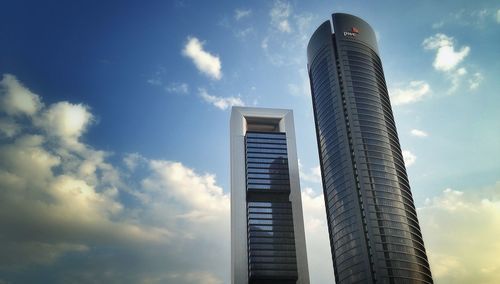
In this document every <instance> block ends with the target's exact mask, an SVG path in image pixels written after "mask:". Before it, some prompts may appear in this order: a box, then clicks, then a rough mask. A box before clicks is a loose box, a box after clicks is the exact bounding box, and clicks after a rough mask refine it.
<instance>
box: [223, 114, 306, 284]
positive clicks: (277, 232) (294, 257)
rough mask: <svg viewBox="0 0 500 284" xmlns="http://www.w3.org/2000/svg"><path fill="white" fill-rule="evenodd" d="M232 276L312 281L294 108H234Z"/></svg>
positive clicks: (240, 281) (241, 282)
mask: <svg viewBox="0 0 500 284" xmlns="http://www.w3.org/2000/svg"><path fill="white" fill-rule="evenodd" d="M230 132H231V133H230V136H231V282H232V283H233V284H246V283H277V284H285V283H286V284H292V283H293V284H296V283H297V284H307V283H309V272H308V267H307V255H306V243H305V236H304V220H303V216H302V203H301V196H300V185H299V168H298V161H297V150H296V148H295V130H294V126H293V114H292V111H291V110H282V109H265V108H246V107H233V108H232V111H231V126H230Z"/></svg>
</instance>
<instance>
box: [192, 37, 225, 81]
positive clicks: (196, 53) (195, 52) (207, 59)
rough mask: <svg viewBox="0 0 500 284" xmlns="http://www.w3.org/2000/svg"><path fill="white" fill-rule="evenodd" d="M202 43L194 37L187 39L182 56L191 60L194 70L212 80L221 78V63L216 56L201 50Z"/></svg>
mask: <svg viewBox="0 0 500 284" xmlns="http://www.w3.org/2000/svg"><path fill="white" fill-rule="evenodd" d="M203 44H204V42H201V41H200V40H199V39H197V38H195V37H188V40H187V43H186V45H185V46H184V49H183V50H182V54H183V55H184V56H187V57H189V58H191V59H192V60H193V63H194V64H195V66H196V68H198V70H199V71H200V72H202V73H204V74H205V75H207V76H209V77H211V78H212V79H216V80H220V79H221V78H222V72H221V62H220V58H219V56H217V55H213V54H211V53H209V52H208V51H205V50H204V49H203Z"/></svg>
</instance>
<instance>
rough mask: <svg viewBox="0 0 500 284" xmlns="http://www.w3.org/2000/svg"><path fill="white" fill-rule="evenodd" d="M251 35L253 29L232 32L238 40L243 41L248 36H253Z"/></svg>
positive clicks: (253, 31)
mask: <svg viewBox="0 0 500 284" xmlns="http://www.w3.org/2000/svg"><path fill="white" fill-rule="evenodd" d="M253 33H255V30H254V28H253V27H248V28H245V29H241V30H235V31H234V34H235V35H236V37H237V38H239V39H245V38H246V37H247V36H249V35H250V34H253Z"/></svg>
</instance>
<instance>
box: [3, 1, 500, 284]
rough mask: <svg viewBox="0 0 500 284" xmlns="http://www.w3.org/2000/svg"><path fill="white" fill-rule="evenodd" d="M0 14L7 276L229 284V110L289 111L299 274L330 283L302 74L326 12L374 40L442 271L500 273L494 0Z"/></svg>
mask: <svg viewBox="0 0 500 284" xmlns="http://www.w3.org/2000/svg"><path fill="white" fill-rule="evenodd" d="M2 11H3V13H2V17H1V18H0V75H1V76H2V77H1V82H0V177H1V178H0V200H1V201H0V205H1V206H0V208H2V209H0V225H1V227H2V229H1V231H0V256H1V257H0V259H2V260H3V261H0V283H20V282H23V283H25V282H37V283H71V282H75V283H78V282H91V281H95V282H105V283H124V282H125V283H228V281H229V227H228V226H229V225H228V224H229V223H228V221H229V219H228V214H229V211H228V208H229V203H228V200H229V199H228V198H229V195H228V194H229V113H230V107H231V106H232V105H247V106H259V107H276V108H289V109H293V111H294V116H295V124H296V135H297V148H298V156H299V158H300V163H301V183H302V191H303V194H302V197H303V203H304V216H305V224H306V239H307V245H308V254H309V266H310V271H311V281H312V283H327V282H332V281H333V275H332V273H333V272H332V268H331V260H330V255H329V252H328V251H329V250H328V249H326V248H328V246H329V244H328V239H327V235H326V234H327V231H326V223H325V216H324V204H322V199H323V197H322V189H321V183H320V180H319V168H318V158H317V147H316V141H315V132H314V124H313V116H312V115H313V113H312V106H311V99H310V97H309V96H310V94H309V85H308V84H309V83H308V77H307V68H306V45H307V42H308V40H309V37H310V35H311V34H312V32H313V31H314V30H315V28H316V27H317V26H319V24H321V23H322V22H323V21H325V20H328V19H329V18H330V14H331V13H332V12H345V13H352V14H354V15H357V16H359V17H361V18H363V19H365V20H366V21H367V22H368V23H370V25H371V26H372V27H373V28H374V30H375V31H376V33H377V37H378V41H379V50H380V56H381V58H382V62H383V65H384V69H385V75H386V80H387V84H388V86H389V90H390V93H391V100H392V104H393V111H394V114H395V118H396V124H397V127H398V132H399V136H400V140H401V145H402V148H403V149H404V154H405V159H406V164H407V169H408V173H409V176H410V184H411V185H412V190H413V194H414V198H415V203H416V205H417V207H418V213H419V218H420V222H421V226H422V230H423V234H424V241H425V242H426V246H427V250H428V252H429V257H430V262H431V269H432V272H433V274H434V277H435V278H436V280H439V281H440V282H441V283H460V282H463V283H470V282H476V283H496V282H498V281H499V278H498V275H500V273H499V272H500V262H499V261H498V260H497V257H496V256H497V255H498V253H499V252H500V242H499V241H498V239H497V238H496V237H495V236H497V235H498V234H500V231H499V228H500V200H499V198H500V163H498V160H499V158H500V147H499V146H498V145H500V113H499V112H498V109H499V108H500V98H499V95H500V94H499V91H498V90H499V83H498V78H499V77H500V61H499V60H498V57H499V53H498V51H499V50H500V5H499V4H498V3H496V2H495V1H473V2H471V1H440V2H439V3H437V2H433V1H418V2H417V1H412V2H409V1H405V2H401V1H383V2H377V3H374V2H371V1H370V2H368V1H366V2H365V1H307V2H306V1H303V2H298V1H253V2H248V1H220V2H217V3H214V2H208V1H148V3H139V2H135V3H134V2H132V1H126V2H125V1H107V2H105V3H103V2H102V1H81V2H67V1H47V2H43V3H42V2H40V1H6V2H5V3H3V4H2ZM464 256H468V257H467V258H464Z"/></svg>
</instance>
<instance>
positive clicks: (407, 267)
mask: <svg viewBox="0 0 500 284" xmlns="http://www.w3.org/2000/svg"><path fill="white" fill-rule="evenodd" d="M332 20H333V21H332V22H333V28H334V30H335V33H332V28H331V24H330V21H326V22H324V23H323V24H322V25H321V26H320V27H319V28H318V29H317V30H316V31H315V32H314V34H313V35H312V37H311V40H310V41H309V45H308V47H307V57H308V72H309V80H310V83H311V93H312V100H313V107H314V118H315V124H316V134H317V139H318V148H319V153H320V163H321V172H322V179H323V191H324V196H325V203H326V213H327V220H328V229H329V234H330V245H331V251H332V258H333V265H334V271H335V280H336V283H337V284H338V283H356V282H359V283H432V282H433V281H432V276H431V271H430V268H429V263H428V260H427V255H426V252H425V247H424V242H423V240H422V234H421V232H420V226H419V224H418V219H417V214H416V210H415V205H414V203H413V197H412V194H411V191H410V185H409V182H408V176H407V174H406V169H405V165H404V162H403V156H402V153H401V148H400V145H399V139H398V135H397V132H396V125H395V123H394V117H393V114H392V109H391V104H390V101H389V95H388V92H387V86H386V83H385V78H384V72H383V69H382V63H381V61H380V58H379V55H378V48H377V41H376V38H375V33H374V32H373V29H372V28H371V27H370V26H369V25H368V24H367V23H366V22H365V21H363V20H362V19H360V18H358V17H355V16H352V15H348V14H341V13H338V14H333V15H332Z"/></svg>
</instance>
